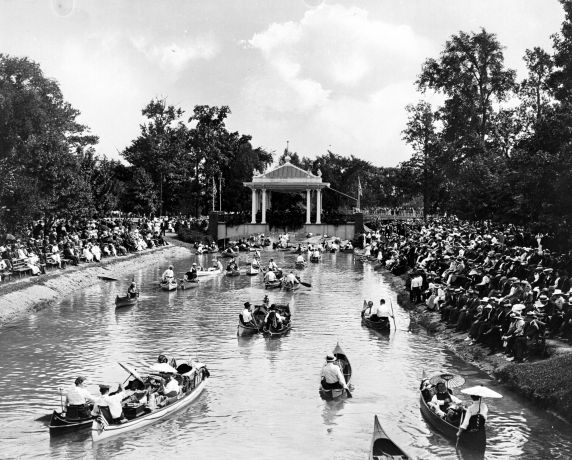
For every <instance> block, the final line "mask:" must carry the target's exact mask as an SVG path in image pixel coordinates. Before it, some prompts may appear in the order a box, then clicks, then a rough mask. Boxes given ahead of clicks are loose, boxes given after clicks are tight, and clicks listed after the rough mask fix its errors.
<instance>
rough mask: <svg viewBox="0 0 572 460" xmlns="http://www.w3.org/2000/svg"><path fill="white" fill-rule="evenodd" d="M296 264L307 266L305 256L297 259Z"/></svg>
mask: <svg viewBox="0 0 572 460" xmlns="http://www.w3.org/2000/svg"><path fill="white" fill-rule="evenodd" d="M296 264H299V265H306V259H304V256H303V255H302V254H300V255H299V256H298V257H296Z"/></svg>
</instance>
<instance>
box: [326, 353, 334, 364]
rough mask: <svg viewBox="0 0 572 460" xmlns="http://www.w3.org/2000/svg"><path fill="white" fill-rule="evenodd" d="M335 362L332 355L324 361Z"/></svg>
mask: <svg viewBox="0 0 572 460" xmlns="http://www.w3.org/2000/svg"><path fill="white" fill-rule="evenodd" d="M335 360H336V358H334V357H333V356H332V355H328V356H326V361H327V362H329V363H333V362H334V361H335Z"/></svg>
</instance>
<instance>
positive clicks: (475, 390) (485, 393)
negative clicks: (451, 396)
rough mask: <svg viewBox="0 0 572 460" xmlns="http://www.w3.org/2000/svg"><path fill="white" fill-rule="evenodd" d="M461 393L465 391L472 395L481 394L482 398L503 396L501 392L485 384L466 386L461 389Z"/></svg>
mask: <svg viewBox="0 0 572 460" xmlns="http://www.w3.org/2000/svg"><path fill="white" fill-rule="evenodd" d="M461 393H465V394H467V395H471V396H480V397H481V398H494V399H500V398H502V395H501V394H499V393H497V392H496V391H493V390H491V389H490V388H487V387H485V386H483V385H477V386H476V387H471V388H464V389H462V390H461Z"/></svg>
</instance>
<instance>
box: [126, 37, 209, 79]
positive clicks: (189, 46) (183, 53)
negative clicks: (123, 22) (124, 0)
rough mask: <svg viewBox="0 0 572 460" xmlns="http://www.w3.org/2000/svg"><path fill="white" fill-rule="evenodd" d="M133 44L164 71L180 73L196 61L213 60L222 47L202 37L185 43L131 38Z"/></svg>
mask: <svg viewBox="0 0 572 460" xmlns="http://www.w3.org/2000/svg"><path fill="white" fill-rule="evenodd" d="M131 43H132V44H133V46H134V47H135V49H137V50H138V51H139V52H141V53H143V54H144V55H145V56H146V58H147V59H149V60H150V61H151V62H153V63H156V64H158V65H159V66H160V67H161V69H162V70H164V71H168V72H176V73H179V72H180V71H182V70H183V69H185V68H186V67H187V65H188V64H189V63H190V62H191V61H193V60H196V59H204V60H208V59H212V58H213V57H215V56H216V55H217V54H218V53H219V52H220V46H219V44H218V43H217V42H216V40H214V39H213V38H212V37H207V36H202V37H196V38H194V39H186V40H185V41H184V42H174V41H173V42H170V43H163V44H153V43H150V42H149V41H148V40H147V39H146V38H145V37H143V36H140V37H134V38H131Z"/></svg>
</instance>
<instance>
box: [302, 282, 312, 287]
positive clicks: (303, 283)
mask: <svg viewBox="0 0 572 460" xmlns="http://www.w3.org/2000/svg"><path fill="white" fill-rule="evenodd" d="M300 284H301V285H302V286H306V287H309V288H311V287H312V285H311V284H310V283H305V282H304V281H300Z"/></svg>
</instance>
